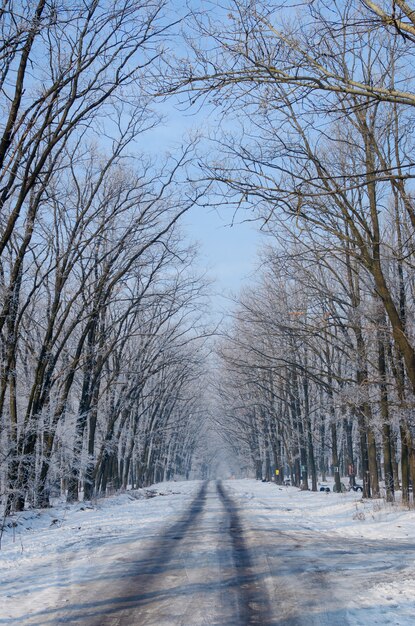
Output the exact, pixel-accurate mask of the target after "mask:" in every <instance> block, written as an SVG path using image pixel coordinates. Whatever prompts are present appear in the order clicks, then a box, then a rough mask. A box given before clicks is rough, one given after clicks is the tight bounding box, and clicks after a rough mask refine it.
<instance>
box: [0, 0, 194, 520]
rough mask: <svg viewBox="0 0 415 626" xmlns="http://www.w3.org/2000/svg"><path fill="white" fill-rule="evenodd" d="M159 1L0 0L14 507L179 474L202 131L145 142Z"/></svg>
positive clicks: (7, 448)
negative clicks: (157, 151)
mask: <svg viewBox="0 0 415 626" xmlns="http://www.w3.org/2000/svg"><path fill="white" fill-rule="evenodd" d="M169 26H170V23H169V22H168V20H167V18H166V15H165V11H164V5H163V3H162V2H160V3H154V2H150V1H149V2H143V3H139V4H137V3H136V2H133V1H132V0H122V1H121V2H116V3H112V2H107V1H102V2H101V1H98V0H88V1H86V2H84V1H82V2H70V3H55V2H47V1H46V0H39V2H31V1H30V2H13V1H7V2H4V3H3V4H2V7H1V9H0V28H1V35H2V37H1V41H2V43H1V48H0V63H1V83H0V87H1V96H0V98H1V107H2V117H3V120H4V121H5V124H4V126H3V128H2V131H1V137H0V203H1V218H0V219H1V221H0V225H1V240H0V291H1V304H0V307H1V308H0V336H1V366H0V367H1V371H0V427H1V434H0V484H1V496H2V498H3V502H4V503H5V512H6V514H7V513H9V512H10V511H19V510H22V509H23V507H24V506H25V503H26V504H27V503H30V504H32V505H34V506H47V505H48V504H49V502H50V496H51V494H53V495H57V494H59V493H61V492H63V493H66V494H67V499H68V501H74V500H77V499H78V497H79V492H80V489H81V490H82V491H83V497H84V498H91V497H92V496H93V495H95V494H97V493H104V494H105V493H106V492H108V490H111V489H117V488H121V487H124V488H126V487H127V485H134V486H142V485H146V484H149V483H151V482H154V481H158V480H163V479H169V478H171V477H172V476H174V475H176V474H178V475H181V476H185V475H186V474H187V473H188V472H189V470H190V466H191V462H192V455H193V451H194V449H195V446H196V444H197V440H198V436H199V434H198V433H199V427H200V411H201V397H202V395H203V393H202V390H201V383H200V371H201V367H202V363H203V358H204V356H203V355H204V350H205V346H204V340H203V338H202V337H201V336H202V334H203V332H202V330H201V323H202V321H201V313H202V310H203V307H204V299H205V285H204V281H203V280H201V279H200V278H199V277H198V276H196V275H195V272H194V270H193V264H194V258H195V250H194V249H193V248H192V246H191V245H189V244H188V243H187V242H186V241H185V239H184V236H183V233H182V232H181V226H180V219H181V217H182V216H183V215H184V214H185V213H186V211H187V210H188V209H189V208H190V207H191V206H192V205H193V204H194V203H195V201H196V200H197V198H198V196H199V195H200V194H201V193H202V190H201V186H197V185H194V184H193V185H192V184H189V183H188V174H187V173H186V172H187V170H188V167H189V163H190V161H191V159H192V152H193V146H192V145H191V144H189V145H187V146H185V147H183V149H182V150H181V152H180V153H179V151H177V152H176V153H175V154H174V155H173V156H171V157H166V158H165V159H164V160H163V159H161V158H157V159H155V158H151V157H150V156H148V155H146V154H145V152H144V151H143V149H142V145H143V142H146V141H148V139H147V138H148V136H151V134H150V133H151V132H152V130H153V129H154V128H155V127H156V125H157V124H158V122H159V116H158V114H157V113H156V112H155V110H154V108H153V104H154V99H153V97H152V96H151V94H150V91H151V90H150V83H151V81H152V80H153V77H154V76H157V73H158V72H159V71H160V66H159V63H160V59H161V56H162V48H163V46H164V42H165V37H166V31H167V30H168V28H169Z"/></svg>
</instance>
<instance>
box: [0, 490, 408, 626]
mask: <svg viewBox="0 0 415 626" xmlns="http://www.w3.org/2000/svg"><path fill="white" fill-rule="evenodd" d="M222 485H223V488H222V495H221V492H220V488H219V490H218V488H217V485H216V484H215V483H214V482H212V483H209V485H208V486H207V489H206V491H205V492H204V493H202V492H201V491H200V490H201V487H202V484H201V483H200V482H197V481H195V482H187V483H184V482H180V483H169V484H160V485H155V486H154V487H152V488H151V490H150V491H152V492H153V493H156V494H158V495H156V496H155V497H150V498H146V497H145V496H146V491H145V490H142V491H139V492H128V493H126V494H123V495H120V496H114V497H111V498H108V499H105V500H100V501H98V503H96V504H94V505H88V504H86V503H85V504H78V505H75V506H71V507H67V506H66V505H64V504H61V505H60V506H59V505H58V506H56V507H54V508H53V509H49V510H46V511H41V512H30V511H27V512H25V513H23V514H21V515H19V516H18V517H16V518H11V519H10V522H12V521H13V522H15V523H16V526H15V527H10V528H7V529H6V532H5V534H4V535H3V540H2V549H1V551H0V589H1V595H0V624H19V625H24V624H28V625H29V624H30V625H32V626H33V625H34V624H37V625H38V626H43V625H46V624H48V625H49V624H62V623H69V624H70V623H72V624H80V625H81V624H85V625H88V626H90V625H92V624H94V625H95V624H96V625H97V626H98V625H100V626H101V625H103V624H108V625H109V624H111V625H121V624H123V625H126V624H131V625H133V624H137V626H138V625H140V626H142V625H147V624H148V625H150V624H152V625H154V626H161V625H166V626H168V625H169V624H172V625H176V624H177V625H178V624H181V625H182V626H198V625H199V624H200V625H201V624H205V625H210V624H217V625H219V624H221V625H226V624H235V625H236V624H255V623H256V624H273V625H274V624H275V625H277V624H278V625H281V626H282V625H284V624H286V625H289V626H294V625H295V626H297V625H300V624H301V625H305V626H311V625H313V626H314V625H319V626H320V625H324V624H330V625H331V626H334V625H336V624H338V625H339V626H340V625H343V624H349V625H350V626H362V625H368V624H393V625H396V626H400V625H405V626H407V625H410V624H414V623H415V617H414V616H415V513H414V512H412V511H411V512H409V511H403V510H401V509H400V508H399V507H398V506H391V505H385V504H384V503H383V502H382V501H362V500H361V495H360V494H355V493H353V492H352V493H345V494H334V493H329V494H326V493H320V492H318V493H311V492H308V493H306V492H300V491H298V490H297V489H295V488H292V487H284V488H279V487H277V486H276V485H274V484H268V483H258V482H256V481H253V480H234V481H223V483H222ZM197 494H199V495H197ZM147 495H152V494H151V493H150V494H148V493H147ZM132 615H134V616H135V617H134V618H132Z"/></svg>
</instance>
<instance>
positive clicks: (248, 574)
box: [216, 481, 273, 626]
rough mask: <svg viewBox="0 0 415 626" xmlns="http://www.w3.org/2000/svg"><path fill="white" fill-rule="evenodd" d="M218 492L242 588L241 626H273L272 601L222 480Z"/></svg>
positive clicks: (240, 597) (239, 583)
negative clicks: (256, 570)
mask: <svg viewBox="0 0 415 626" xmlns="http://www.w3.org/2000/svg"><path fill="white" fill-rule="evenodd" d="M216 489H217V492H218V494H219V497H220V499H221V501H222V503H223V506H224V508H225V510H226V512H227V514H228V515H229V534H230V538H231V542H232V552H233V560H234V567H235V570H236V577H237V580H238V586H239V599H240V605H239V612H240V615H239V619H240V622H239V624H240V625H241V626H251V625H254V624H261V626H271V624H273V620H272V615H271V606H270V602H269V599H268V596H267V593H266V590H265V589H264V588H263V587H261V585H260V583H259V582H258V580H257V578H256V576H255V573H254V565H253V562H252V559H251V556H250V553H249V550H248V548H247V546H246V542H245V539H244V535H243V528H242V524H241V521H240V519H239V515H238V510H237V507H236V505H235V503H234V502H233V500H232V498H230V497H229V496H228V495H227V494H226V493H225V491H224V489H223V487H222V483H221V481H218V482H217V483H216Z"/></svg>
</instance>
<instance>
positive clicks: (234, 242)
mask: <svg viewBox="0 0 415 626" xmlns="http://www.w3.org/2000/svg"><path fill="white" fill-rule="evenodd" d="M160 110H161V111H162V112H163V114H164V116H165V122H164V123H163V124H162V125H160V126H159V127H157V128H155V129H153V130H151V131H150V133H149V135H147V137H148V138H149V139H150V138H151V146H149V148H150V150H151V152H153V153H154V152H156V153H158V154H160V155H162V154H163V153H167V152H170V153H174V151H175V149H177V148H178V147H180V146H181V145H182V144H183V143H186V137H187V136H188V135H189V134H192V133H194V132H197V131H198V129H203V131H207V130H208V128H209V127H212V128H213V127H214V126H216V121H215V118H214V115H213V114H212V112H211V111H209V110H208V108H206V109H202V110H199V111H198V112H196V113H195V114H190V113H189V111H185V110H181V109H180V108H177V107H175V106H174V105H173V101H172V100H171V101H169V103H167V104H166V103H165V104H163V105H162V106H160ZM233 217H234V216H233V212H232V210H231V209H229V208H227V207H222V208H221V207H216V208H215V209H210V208H209V207H201V206H195V207H194V208H193V209H191V210H190V211H189V213H187V215H186V217H185V220H184V227H185V230H186V232H187V233H188V236H189V239H190V240H191V241H192V242H197V243H198V247H199V265H200V269H201V270H202V271H207V272H208V275H209V277H211V278H212V279H214V280H215V284H214V285H213V286H212V291H213V292H214V294H215V295H214V297H213V300H212V302H213V306H214V307H215V308H218V309H222V308H228V305H227V302H226V299H225V298H223V296H226V295H228V294H229V293H230V292H232V293H234V294H235V293H237V292H238V291H239V289H240V287H241V286H242V284H243V283H244V282H245V281H249V278H250V277H251V276H252V275H253V274H254V272H255V268H256V266H257V263H258V261H257V249H258V247H259V245H260V243H261V234H260V233H259V232H258V230H257V227H256V225H255V223H250V222H243V221H242V219H243V216H242V213H241V215H240V216H238V215H237V216H236V217H235V219H233ZM245 217H246V216H245ZM232 222H234V223H233V225H231V224H232Z"/></svg>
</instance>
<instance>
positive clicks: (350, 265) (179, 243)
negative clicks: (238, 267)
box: [0, 0, 415, 516]
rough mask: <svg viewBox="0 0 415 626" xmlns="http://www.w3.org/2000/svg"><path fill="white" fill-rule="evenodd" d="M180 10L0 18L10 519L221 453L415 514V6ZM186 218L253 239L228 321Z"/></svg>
mask: <svg viewBox="0 0 415 626" xmlns="http://www.w3.org/2000/svg"><path fill="white" fill-rule="evenodd" d="M176 8H177V7H175V4H174V3H171V4H170V3H169V2H167V1H166V2H164V1H163V0H143V2H140V3H137V2H135V1H134V0H117V1H116V2H109V1H107V0H82V1H80V0H75V1H74V2H67V1H66V0H58V1H55V0H49V1H47V0H39V1H38V2H36V1H32V0H24V1H17V0H3V2H2V3H1V5H0V29H1V38H0V69H1V71H0V89H1V91H0V106H1V109H0V111H1V112H0V116H1V126H0V205H1V208H0V292H1V298H0V342H1V343H0V349H1V360H0V496H1V498H2V502H3V504H4V514H5V515H6V516H7V515H8V514H9V513H11V512H14V511H21V510H23V508H24V507H25V506H35V507H47V506H48V505H49V504H50V500H51V498H52V497H55V496H62V495H64V496H65V497H66V498H67V500H68V502H74V501H77V500H78V499H79V498H81V497H82V498H84V499H91V498H93V497H95V496H97V495H105V494H106V493H107V494H108V493H113V492H114V491H116V490H121V489H127V488H129V487H131V486H132V487H139V486H146V485H149V484H151V483H154V482H157V481H161V480H169V479H173V478H175V477H181V478H183V477H184V478H188V477H189V476H190V475H192V476H195V477H200V478H206V477H212V476H214V475H215V468H217V467H218V464H219V462H221V463H222V462H223V458H224V457H226V459H227V460H228V465H229V473H230V474H231V473H234V474H235V475H250V476H256V477H257V478H259V479H266V480H270V479H271V478H272V479H274V480H276V482H278V483H283V482H286V481H287V480H290V482H291V484H294V485H296V486H298V487H301V488H302V489H304V490H307V489H313V490H317V489H318V488H319V487H318V483H319V481H325V479H326V478H327V477H328V476H332V477H334V480H335V488H336V490H337V491H341V490H342V489H343V488H344V481H345V480H346V479H347V484H348V485H350V487H356V485H361V488H362V490H363V496H364V497H366V498H368V497H375V498H376V497H379V496H383V497H385V498H386V499H387V500H388V501H389V502H392V501H394V499H395V494H396V492H397V491H400V492H401V495H402V500H403V502H404V503H406V504H413V489H412V486H413V485H414V484H415V417H414V409H415V405H414V400H415V323H414V312H415V265H414V263H415V256H414V255H415V239H414V236H415V196H414V184H413V178H414V176H415V169H414V165H415V159H414V157H415V145H414V120H415V80H414V67H415V2H405V1H401V0H393V1H388V0H384V1H383V0H379V1H376V2H371V1H369V0H343V1H338V2H336V1H335V2H326V1H325V0H316V1H312V0H309V1H306V2H288V1H287V2H277V1H276V0H273V1H272V2H270V3H269V2H268V3H265V2H261V1H258V2H256V1H255V0H252V1H249V0H226V2H225V3H223V4H222V3H216V2H189V5H188V6H187V7H186V8H184V5H183V7H182V6H180V10H178V11H176ZM160 105H162V108H163V110H165V109H166V108H169V107H170V108H171V110H172V111H173V110H174V109H175V107H176V108H178V109H180V110H181V111H183V110H185V111H186V112H187V113H188V114H189V115H191V114H192V113H193V112H194V113H195V119H196V120H200V118H201V117H202V118H203V115H204V111H205V112H206V116H209V117H210V119H212V118H213V119H214V120H215V124H214V130H212V128H211V126H210V127H209V128H210V130H209V131H206V129H205V128H204V125H203V123H202V128H201V129H199V131H198V133H197V135H198V138H197V140H196V139H194V138H192V139H186V137H183V140H182V143H181V145H180V147H177V146H176V148H175V150H171V149H169V151H164V150H163V149H162V148H161V149H160V150H159V151H158V154H155V153H154V151H153V152H152V151H150V150H146V146H149V145H150V144H151V142H152V137H153V133H154V132H155V130H156V129H157V128H158V127H159V126H160V124H162V123H163V120H162V119H161V118H162V116H161V114H160V112H159V111H160V110H161V109H160ZM195 136H196V134H194V137H195ZM195 207H197V210H198V211H207V210H212V209H213V210H219V211H224V212H225V213H226V214H227V215H229V222H234V223H235V226H234V227H235V228H237V222H240V221H252V222H253V227H256V228H259V229H260V230H261V231H262V236H261V242H262V245H261V249H260V251H259V256H258V261H257V271H256V273H255V279H253V280H251V281H250V283H249V284H246V285H245V286H244V287H243V288H242V289H241V291H240V293H239V294H238V295H235V296H233V297H232V300H233V301H232V303H230V305H229V314H228V316H227V318H226V319H225V320H224V321H223V322H222V324H221V325H220V326H219V327H217V326H216V327H215V326H214V325H213V324H212V321H211V319H209V309H210V308H211V307H210V306H209V285H208V280H207V279H206V278H205V277H204V276H203V272H202V273H201V272H198V271H197V269H196V268H197V267H199V266H198V265H197V263H196V258H197V247H196V246H195V245H194V244H193V243H192V242H189V238H188V237H187V235H186V233H185V230H184V227H183V218H184V217H185V216H186V214H187V213H188V212H189V210H190V209H192V210H194V209H195ZM202 236H203V233H201V238H202ZM222 466H223V465H221V467H222Z"/></svg>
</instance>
